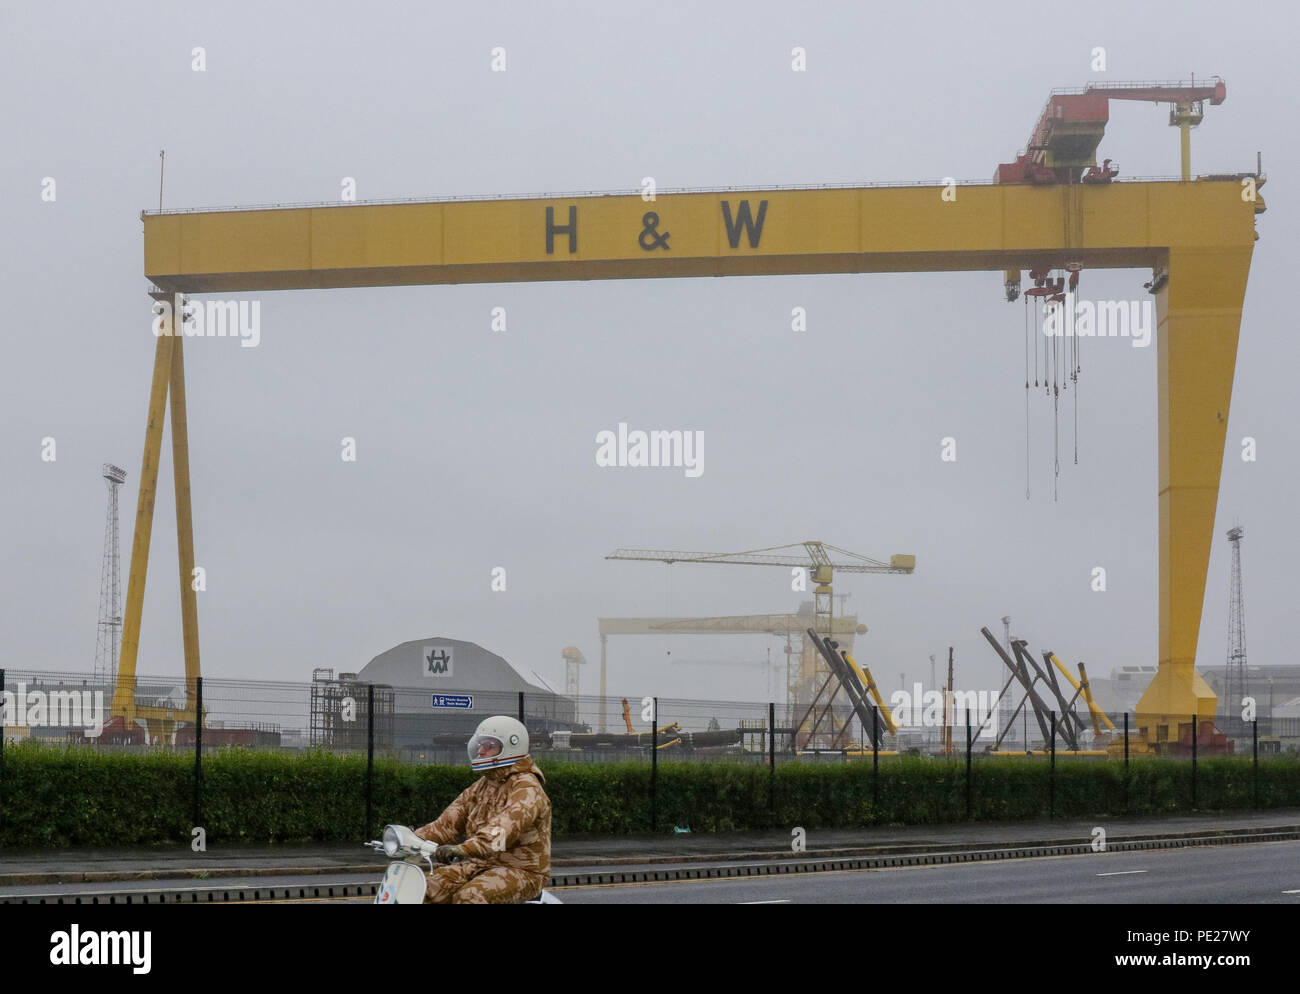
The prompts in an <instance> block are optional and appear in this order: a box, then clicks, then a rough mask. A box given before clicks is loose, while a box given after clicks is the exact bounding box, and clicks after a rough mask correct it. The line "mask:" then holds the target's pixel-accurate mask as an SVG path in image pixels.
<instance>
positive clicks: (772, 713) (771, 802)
mask: <svg viewBox="0 0 1300 994" xmlns="http://www.w3.org/2000/svg"><path fill="white" fill-rule="evenodd" d="M767 817H768V820H769V821H771V822H772V824H774V825H775V824H776V702H775V701H768V703H767Z"/></svg>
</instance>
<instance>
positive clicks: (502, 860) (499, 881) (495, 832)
mask: <svg viewBox="0 0 1300 994" xmlns="http://www.w3.org/2000/svg"><path fill="white" fill-rule="evenodd" d="M545 782H546V778H545V777H543V776H542V771H541V770H540V769H538V767H537V764H536V763H534V762H533V759H532V757H531V756H524V757H523V758H522V759H520V760H519V761H518V762H517V763H515V764H514V765H513V766H503V767H501V768H500V769H497V770H488V771H487V773H485V774H483V776H482V777H480V778H479V779H478V780H476V781H475V782H474V783H472V784H471V785H470V786H469V787H467V788H466V789H465V790H464V791H463V792H462V793H461V795H460V796H459V797H457V798H456V800H454V801H452V802H451V804H449V805H448V806H447V810H446V811H444V812H443V813H442V814H441V815H440V816H439V817H438V819H437V820H436V821H432V822H430V823H429V824H427V825H425V826H424V827H423V828H419V829H417V830H416V833H415V834H416V835H418V836H420V838H422V839H427V840H429V841H430V842H436V843H438V844H439V845H457V844H459V845H460V846H461V848H462V849H464V851H465V859H463V860H461V861H460V862H459V863H452V864H449V865H440V866H438V867H437V868H436V869H435V870H434V871H433V873H431V874H429V878H428V883H427V884H426V887H425V895H426V896H425V903H426V904H519V903H521V902H523V901H529V900H532V899H533V898H535V897H537V895H538V894H540V893H541V891H542V888H543V887H544V886H545V885H546V882H547V881H548V880H549V879H550V875H551V801H550V799H549V798H548V797H547V796H546V791H545V790H543V789H542V785H543V784H544V783H545ZM461 839H464V840H465V841H464V842H461V841H460V840H461Z"/></svg>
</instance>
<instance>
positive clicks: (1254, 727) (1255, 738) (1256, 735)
mask: <svg viewBox="0 0 1300 994" xmlns="http://www.w3.org/2000/svg"><path fill="white" fill-rule="evenodd" d="M0 690H4V670H3V669H0ZM1251 754H1252V755H1253V756H1255V759H1253V760H1252V767H1253V771H1252V774H1251V777H1252V787H1251V793H1252V794H1253V796H1255V807H1256V808H1258V807H1260V719H1258V717H1256V719H1255V721H1252V722H1251Z"/></svg>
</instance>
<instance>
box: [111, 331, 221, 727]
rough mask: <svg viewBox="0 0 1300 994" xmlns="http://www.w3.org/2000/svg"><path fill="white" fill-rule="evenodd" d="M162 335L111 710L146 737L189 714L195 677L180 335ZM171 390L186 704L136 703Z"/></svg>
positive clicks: (196, 629) (195, 622) (189, 717)
mask: <svg viewBox="0 0 1300 994" xmlns="http://www.w3.org/2000/svg"><path fill="white" fill-rule="evenodd" d="M172 330H173V329H172V323H171V322H170V321H168V322H164V331H165V332H167V333H165V334H161V335H159V336H158V340H157V344H156V345H155V347H154V366H153V382H152V384H151V386H150V391H149V415H148V422H147V425H146V428H145V441H144V457H143V460H142V463H141V467H140V492H139V497H138V498H137V501H136V512H135V534H134V537H133V539H132V542H131V567H130V571H129V573H128V578H127V588H126V611H125V614H124V616H123V619H122V654H121V658H120V662H119V666H118V674H117V685H116V687H115V688H114V691H113V705H112V709H111V713H112V714H113V715H115V716H121V717H123V718H125V719H126V720H127V721H131V720H134V719H136V718H141V719H144V721H145V722H146V724H147V725H148V728H149V735H150V738H151V739H157V738H164V739H165V738H166V737H167V736H169V735H170V734H171V732H172V731H173V730H174V728H175V725H176V723H177V722H178V721H193V720H194V705H195V700H194V695H195V690H196V683H195V681H196V679H197V678H198V676H199V672H200V670H199V626H198V605H197V601H196V598H195V591H194V587H193V572H194V526H193V516H192V512H191V507H190V459H189V435H188V432H187V428H186V416H185V362H184V346H183V342H184V338H183V336H182V335H179V334H172V333H171V332H172ZM169 393H170V400H171V404H170V406H171V415H172V467H173V480H174V485H175V491H176V540H177V549H178V551H179V555H178V557H177V558H178V561H179V568H180V592H181V624H182V629H183V633H184V645H185V676H186V707H185V708H184V709H183V710H178V709H175V708H166V707H158V706H154V705H149V704H137V702H136V699H135V679H136V661H137V659H138V656H139V649H140V623H141V615H142V613H143V609H144V586H145V574H146V572H147V570H148V566H149V545H150V541H151V539H152V536H153V511H154V502H155V499H156V497H157V490H158V463H159V458H160V456H161V453H162V431H163V419H164V417H165V414H166V411H165V405H166V404H167V401H168V394H169Z"/></svg>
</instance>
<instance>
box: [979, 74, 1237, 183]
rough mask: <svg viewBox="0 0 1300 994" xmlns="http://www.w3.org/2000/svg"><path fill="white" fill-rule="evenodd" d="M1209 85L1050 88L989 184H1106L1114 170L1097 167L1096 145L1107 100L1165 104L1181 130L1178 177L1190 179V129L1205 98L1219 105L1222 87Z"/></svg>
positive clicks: (1217, 83)
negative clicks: (1025, 134) (1011, 157)
mask: <svg viewBox="0 0 1300 994" xmlns="http://www.w3.org/2000/svg"><path fill="white" fill-rule="evenodd" d="M1212 78H1213V80H1214V82H1213V83H1211V84H1210V85H1208V86H1207V85H1205V84H1202V85H1200V86H1198V85H1196V81H1195V79H1193V81H1192V82H1191V83H1182V82H1177V83H1089V84H1088V85H1087V86H1085V87H1082V88H1076V89H1062V90H1053V91H1052V93H1051V95H1050V96H1049V97H1048V98H1047V106H1046V107H1044V108H1043V113H1042V115H1041V116H1040V117H1039V119H1038V123H1037V124H1036V125H1035V126H1034V132H1033V134H1032V135H1030V136H1029V143H1028V144H1027V145H1026V146H1025V151H1024V152H1023V153H1021V154H1020V155H1018V156H1016V161H1015V162H1004V163H1003V164H1002V165H1000V166H998V168H997V171H996V172H995V173H994V174H993V182H994V183H1035V184H1055V183H1109V182H1110V181H1111V180H1112V179H1114V178H1115V177H1116V176H1117V175H1119V170H1118V169H1116V168H1114V167H1112V166H1111V164H1110V159H1106V160H1104V162H1103V164H1102V165H1101V166H1098V165H1097V146H1098V145H1099V144H1100V143H1101V137H1102V135H1103V134H1104V133H1105V131H1106V122H1107V121H1109V120H1110V102H1111V101H1112V100H1149V101H1151V102H1152V103H1167V104H1172V105H1173V106H1172V107H1171V108H1170V111H1169V123H1170V125H1172V126H1174V127H1177V128H1178V129H1179V130H1180V132H1181V141H1182V167H1183V179H1184V180H1185V181H1186V180H1190V179H1191V178H1192V146H1191V129H1192V128H1194V127H1196V126H1197V125H1198V124H1200V123H1201V119H1202V118H1203V117H1204V116H1205V101H1207V100H1208V101H1209V102H1210V104H1211V106H1217V105H1219V104H1221V103H1223V101H1224V99H1226V97H1227V95H1228V88H1227V85H1226V84H1225V83H1224V82H1223V80H1222V79H1220V78H1219V77H1218V76H1214V77H1212Z"/></svg>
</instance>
